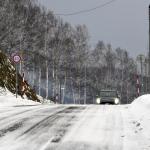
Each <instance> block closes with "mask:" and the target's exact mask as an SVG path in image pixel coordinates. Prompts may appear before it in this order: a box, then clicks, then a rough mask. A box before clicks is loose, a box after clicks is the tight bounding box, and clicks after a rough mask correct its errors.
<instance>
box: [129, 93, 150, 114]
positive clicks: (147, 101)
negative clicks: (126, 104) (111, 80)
mask: <svg viewBox="0 0 150 150" xmlns="http://www.w3.org/2000/svg"><path fill="white" fill-rule="evenodd" d="M131 107H132V109H139V110H142V109H147V110H149V111H150V94H147V95H142V96H140V97H138V98H137V99H135V100H134V101H133V102H132V103H131Z"/></svg>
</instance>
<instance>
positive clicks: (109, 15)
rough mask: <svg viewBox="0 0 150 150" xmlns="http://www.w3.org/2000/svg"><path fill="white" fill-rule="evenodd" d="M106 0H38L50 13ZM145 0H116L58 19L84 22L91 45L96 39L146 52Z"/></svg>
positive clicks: (146, 12)
mask: <svg viewBox="0 0 150 150" xmlns="http://www.w3.org/2000/svg"><path fill="white" fill-rule="evenodd" d="M108 1H109V0H61V1H60V0H39V2H40V3H41V4H42V5H44V6H46V7H47V8H48V9H50V10H52V11H54V13H70V12H74V11H80V10H83V9H88V8H92V7H95V6H97V5H101V4H104V3H106V2H108ZM149 4H150V1H149V0H117V1H115V2H114V3H111V4H110V5H107V6H106V7H104V8H101V9H97V10H95V11H93V12H89V13H84V14H80V15H76V16H67V17H63V16H62V18H63V19H64V20H65V21H68V22H70V23H71V24H72V25H77V24H85V25H86V26H87V27H88V29H89V33H90V36H91V38H90V41H91V45H92V47H93V46H94V45H95V44H96V43H97V41H98V40H103V41H104V42H105V43H111V44H112V47H113V48H117V47H121V48H124V49H127V50H128V51H129V52H130V55H132V56H134V57H135V56H136V55H138V54H140V53H144V54H147V52H148V5H149Z"/></svg>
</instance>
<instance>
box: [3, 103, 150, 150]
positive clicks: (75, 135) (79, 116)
mask: <svg viewBox="0 0 150 150" xmlns="http://www.w3.org/2000/svg"><path fill="white" fill-rule="evenodd" d="M142 130H144V129H143V128H142V127H141V124H140V122H138V121H137V120H136V118H135V116H134V115H133V113H132V112H131V111H130V109H129V105H120V106H119V105H118V106H114V105H89V106H88V105H87V106H79V105H72V106H71V105H33V106H25V105H22V106H13V107H1V108H0V150H135V149H136V150H150V144H149V143H150V139H147V138H146V137H145V136H144V135H143V134H142Z"/></svg>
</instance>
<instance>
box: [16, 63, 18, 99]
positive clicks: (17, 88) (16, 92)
mask: <svg viewBox="0 0 150 150" xmlns="http://www.w3.org/2000/svg"><path fill="white" fill-rule="evenodd" d="M17 96H18V67H17V64H16V98H17Z"/></svg>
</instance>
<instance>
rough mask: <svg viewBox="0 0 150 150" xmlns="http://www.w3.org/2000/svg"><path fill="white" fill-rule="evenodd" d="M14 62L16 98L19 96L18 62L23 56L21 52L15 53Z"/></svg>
mask: <svg viewBox="0 0 150 150" xmlns="http://www.w3.org/2000/svg"><path fill="white" fill-rule="evenodd" d="M12 59H13V62H14V63H15V67H16V98H17V97H18V66H17V64H18V63H19V62H20V61H21V57H20V55H19V54H17V53H15V54H13V55H12Z"/></svg>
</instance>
